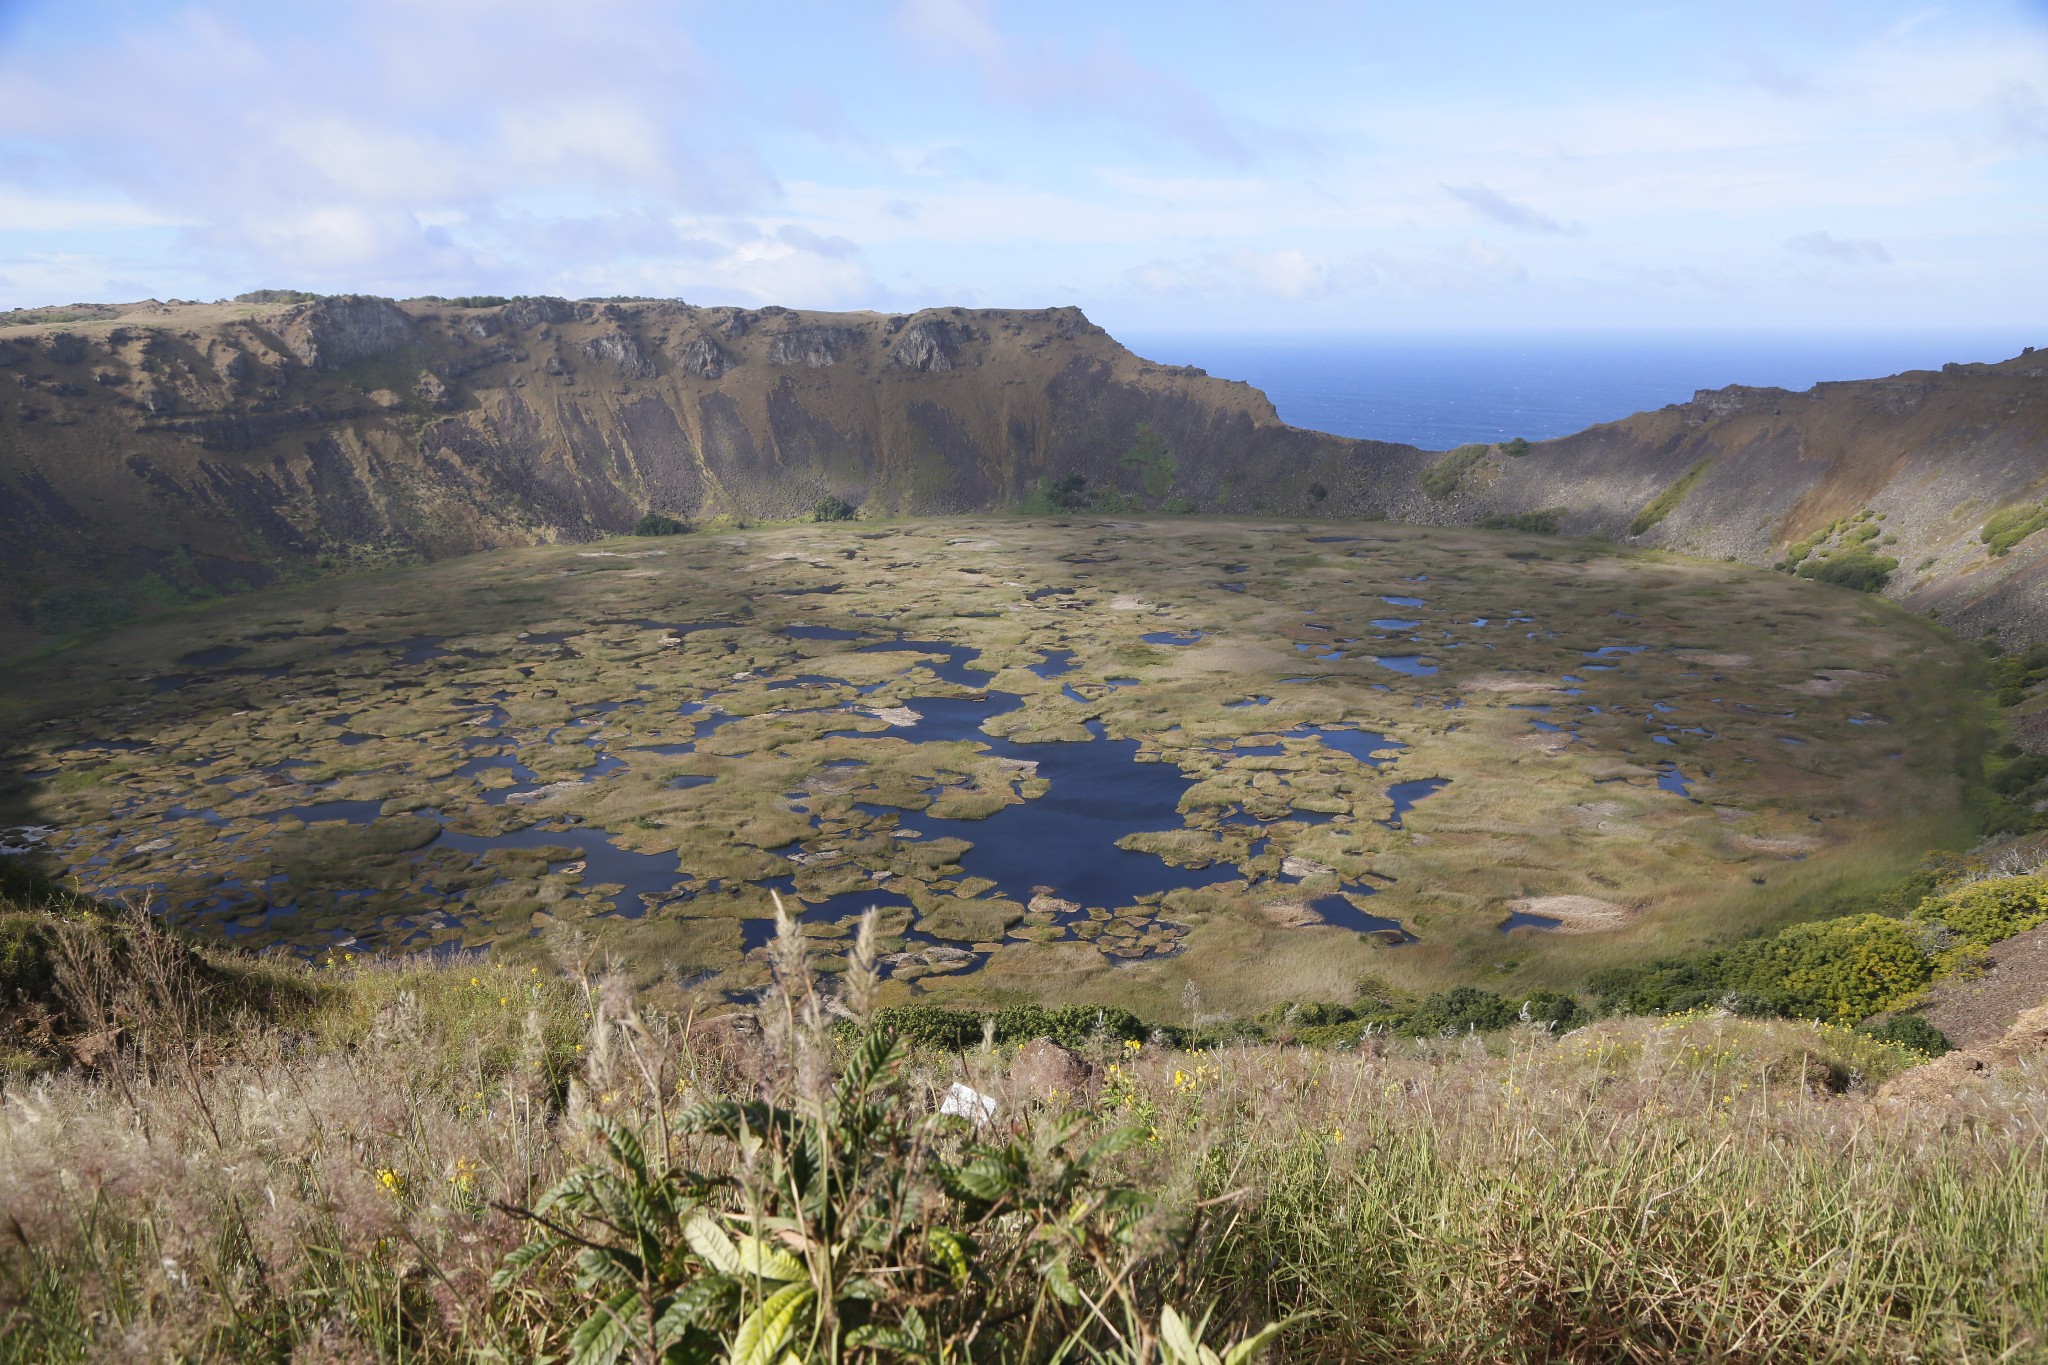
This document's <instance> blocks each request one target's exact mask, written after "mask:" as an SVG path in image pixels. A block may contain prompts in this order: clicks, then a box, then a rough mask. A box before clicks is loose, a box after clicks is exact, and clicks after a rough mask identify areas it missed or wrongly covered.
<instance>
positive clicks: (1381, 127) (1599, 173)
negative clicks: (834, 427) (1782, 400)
mask: <svg viewBox="0 0 2048 1365" xmlns="http://www.w3.org/2000/svg"><path fill="white" fill-rule="evenodd" d="M0 94H4V100H5V107H6V109H7V110H8V114H7V117H6V118H5V120H0V306H16V305H33V304H45V303H55V302H70V301H73V300H81V299H103V300H120V299H129V298H138V297H146V296H156V297H165V298H169V297H187V298H214V297H218V296H222V295H226V294H232V293H236V292H239V291H241V290H244V289H249V288H255V287H259V286H266V285H271V286H292V287H299V288H309V289H319V290H328V291H340V290H363V291H371V292H377V293H385V294H395V295H410V294H418V293H440V294H456V293H471V292H491V293H506V294H510V293H542V292H547V293H563V294H570V295H596V294H657V295H664V296H668V295H675V296H680V297H684V298H687V299H690V300H692V301H696V302H742V303H767V302H779V303H786V304H792V305H797V306H808V307H823V308H876V309H884V310H907V309H911V308H916V307H920V306H924V305H927V304H934V303H965V304H970V305H981V306H1010V305H1015V306H1025V305H1030V306H1036V305H1042V304H1053V303H1078V304H1080V305H1082V306H1083V307H1085V308H1086V309H1087V310H1088V311H1089V314H1090V315H1091V316H1092V317H1094V318H1096V319H1097V320H1098V321H1100V322H1102V323H1104V324H1105V325H1107V326H1110V327H1111V328H1112V330H1116V329H1118V328H1128V329H1132V330H1145V331H1152V332H1158V331H1162V330H1184V331H1200V330H1226V329H1244V330H1253V331H1260V332H1302V333H1308V332H1321V331H1347V332H1358V331H1371V330H1378V329H1387V330H1401V329H1434V328H1442V329H1449V330H1459V329H1476V328H1489V329H1490V328H1559V327H1595V328H1598V327H1616V328H1695V327H1702V328H1707V327H1760V328H1771V327H1786V328H1789V327H1805V328H1811V327H1833V326H1855V327H1862V326H1884V327H1891V328H1897V327H1972V326H2011V325H2016V324H2024V323H2032V322H2035V321H2037V320H2039V319H2041V318H2042V316H2043V305H2044V303H2048V249H2044V247H2048V0H2028V2H2026V3H2022V2H2021V0H1970V2H1969V3H1962V2H1960V0H1959V2H1957V3H1950V4H1920V3H1901V4H1894V3H1888V2H1887V0H1856V2H1855V3H1835V2H1834V0H1773V3H1768V4H1764V3H1747V0H1732V2H1724V3H1716V4H1705V3H1690V4H1642V5H1631V4H1625V3H1603V4H1576V5H1575V4H1569V3H1553V4H1547V5H1531V4H1528V3H1527V2H1526V0H1520V2H1519V3H1488V2H1486V0H1472V2H1469V3H1449V4H1441V5H1433V6H1431V5H1417V4H1414V3H1412V2H1411V3H1404V4H1400V5H1393V4H1380V3H1370V2H1360V3H1345V4H1340V3H1330V2H1327V0H1291V2H1286V3H1281V4H1277V5H1272V6H1257V7H1255V6H1248V5H1241V4H1228V5H1225V4H1203V3H1196V2H1193V0H1177V2H1176V3H1150V0H1122V3H1117V4H1102V3H1099V0H1098V2H1097V3H1092V4H1078V3H1065V0H1039V2H1038V3H1029V4H1009V3H999V0H897V2H894V3H872V4H865V3H844V2H842V3H837V4H823V3H819V4H812V3H795V2H794V0H789V2H783V0H743V3H738V4H735V3H732V2H731V0H719V2H718V3H715V4H714V3H705V4H690V3H680V4H679V3H666V4H664V3H652V2H651V0H570V2H569V3H564V2H563V0H546V3H529V0H330V3H326V4H322V5H318V6H315V5H301V4H297V3H287V4H278V3H275V0H268V2H267V3H262V4H239V3H213V4H194V5H180V4H176V3H170V2H168V0H155V2H154V3H149V4H132V5H130V4H119V3H96V2H95V0H68V2H67V3H42V2H41V0H28V2H24V0H0Z"/></svg>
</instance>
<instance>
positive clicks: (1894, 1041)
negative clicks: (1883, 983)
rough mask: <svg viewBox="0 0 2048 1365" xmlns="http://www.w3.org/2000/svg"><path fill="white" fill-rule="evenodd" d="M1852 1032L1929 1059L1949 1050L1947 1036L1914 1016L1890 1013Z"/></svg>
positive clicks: (1864, 1023)
mask: <svg viewBox="0 0 2048 1365" xmlns="http://www.w3.org/2000/svg"><path fill="white" fill-rule="evenodd" d="M1856 1031H1857V1032H1858V1033H1860V1034H1862V1035H1863V1036H1864V1037H1866V1038H1873V1039H1876V1040H1877V1041H1878V1042H1880V1043H1888V1044H1890V1045H1891V1046H1892V1047H1902V1048H1904V1049H1906V1050H1907V1051H1908V1052H1919V1053H1924V1054H1925V1055H1927V1056H1929V1057H1939V1056H1940V1055H1941V1054H1942V1053H1944V1052H1948V1051H1950V1050H1951V1048H1952V1044H1951V1043H1950V1042H1949V1040H1948V1035H1947V1034H1945V1033H1943V1032H1942V1031H1941V1030H1940V1029H1938V1028H1936V1027H1935V1026H1934V1025H1932V1024H1930V1023H1928V1022H1927V1021H1926V1020H1925V1019H1923V1018H1921V1017H1920V1016H1919V1015H1917V1014H1892V1015H1887V1016H1885V1017H1884V1018H1882V1019H1870V1020H1866V1021H1865V1022H1863V1023H1861V1024H1858V1025H1857V1026H1856Z"/></svg>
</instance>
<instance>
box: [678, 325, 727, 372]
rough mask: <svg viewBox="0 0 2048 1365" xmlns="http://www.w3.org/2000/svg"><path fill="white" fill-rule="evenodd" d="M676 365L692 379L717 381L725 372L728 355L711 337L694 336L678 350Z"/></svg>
mask: <svg viewBox="0 0 2048 1365" xmlns="http://www.w3.org/2000/svg"><path fill="white" fill-rule="evenodd" d="M676 365H677V367H678V368H680V369H681V370H682V372H683V373H684V374H686V375H689V376H690V377H691V378H692V379H708V380H714V381H715V380H717V379H719V378H721V377H723V375H724V374H725V370H726V355H725V352H724V351H722V350H720V349H719V347H718V343H717V342H715V341H713V340H711V338H709V337H705V336H693V337H691V338H690V339H689V340H688V341H685V342H684V343H683V344H682V347H681V348H680V349H679V350H678V351H677V352H676Z"/></svg>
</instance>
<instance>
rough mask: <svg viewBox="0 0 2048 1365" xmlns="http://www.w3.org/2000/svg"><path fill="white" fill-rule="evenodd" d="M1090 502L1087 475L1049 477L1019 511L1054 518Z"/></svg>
mask: <svg viewBox="0 0 2048 1365" xmlns="http://www.w3.org/2000/svg"><path fill="white" fill-rule="evenodd" d="M1219 497H1220V495H1219ZM1089 501H1090V499H1089V494H1088V476H1087V475H1086V474H1069V475H1067V476H1066V477H1064V478H1060V479H1055V478H1053V477H1052V476H1051V475H1047V476H1046V477H1044V478H1041V479H1040V480H1039V481H1038V487H1037V488H1035V489H1033V490H1032V491H1031V494H1030V496H1029V497H1027V498H1025V499H1024V501H1023V503H1022V504H1021V505H1019V507H1018V508H1017V510H1018V511H1020V512H1022V513H1024V514H1025V515H1027V516H1039V517H1044V516H1054V515H1057V514H1058V513H1061V512H1079V511H1081V510H1083V509H1084V508H1086V507H1087V506H1088V504H1089Z"/></svg>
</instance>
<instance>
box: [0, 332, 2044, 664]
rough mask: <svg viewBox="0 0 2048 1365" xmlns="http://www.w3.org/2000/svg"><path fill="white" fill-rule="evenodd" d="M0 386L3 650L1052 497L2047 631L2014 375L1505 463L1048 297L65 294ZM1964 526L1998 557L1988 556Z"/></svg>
mask: <svg viewBox="0 0 2048 1365" xmlns="http://www.w3.org/2000/svg"><path fill="white" fill-rule="evenodd" d="M0 393H5V394H7V395H10V396H9V398H7V399H6V400H4V401H0V654H5V653H11V652H14V651H16V650H18V649H20V648H22V647H24V646H27V645H32V644H34V643H35V642H36V641H37V640H39V639H47V638H51V637H55V636H61V635H65V634H70V633H73V632H75V631H77V630H80V629H83V628H89V627H91V626H94V625H98V624H104V623H106V622H108V621H111V620H114V619H118V618H119V617H120V616H122V615H123V614H125V613H132V612H135V611H141V610H147V609H149V608H150V607H151V606H152V605H153V604H172V603H175V602H178V601H181V600H185V599H189V598H191V597H193V596H200V595H206V594H209V593H214V592H220V591H231V590H235V589H238V588H245V587H253V586H257V585H260V584H263V583H266V582H271V581H275V580H277V579H280V578H289V577H293V576H300V575H304V574H308V573H316V572H323V571H330V570H334V569H342V568H351V567H362V566H365V565H373V564H377V563H380V562H388V561H392V560H400V559H417V558H433V557H440V556H444V555H453V554H463V553H468V552H471V551H475V550H482V549H489V548H492V547H496V546H505V545H520V544H531V543H535V542H540V541H551V540H562V539H585V538H590V537H595V536H600V535H607V534H614V533H617V532H620V531H624V530H626V529H628V528H630V527H631V526H632V525H633V523H634V522H635V521H636V520H637V519H638V518H639V517H640V516H641V515H643V514H644V513H646V512H649V511H657V512H663V513H668V514H670V515H674V516H679V517H682V518H685V519H688V520H692V521H701V520H705V519H709V518H715V517H721V516H722V517H729V518H734V519H746V520H756V519H765V518H777V517H789V516H798V515H803V514H805V513H807V512H808V510H809V509H810V508H811V507H813V506H814V505H815V504H816V503H817V502H818V501H819V500H820V499H821V498H824V497H828V496H829V497H835V498H840V499H843V500H845V501H846V502H848V503H850V504H852V505H853V506H855V507H857V508H860V509H861V510H862V511H863V513H864V514H891V513H902V514H941V513H952V512H970V511H981V510H988V509H995V508H1006V507H1015V506H1018V505H1020V504H1022V503H1024V502H1025V501H1026V500H1027V499H1030V498H1032V497H1033V496H1034V494H1035V493H1036V494H1037V496H1039V497H1040V498H1041V499H1042V498H1043V496H1044V495H1043V493H1042V492H1039V491H1038V490H1042V489H1045V488H1048V487H1052V486H1055V485H1057V484H1059V483H1060V482H1061V481H1070V480H1072V479H1073V478H1074V477H1075V476H1079V477H1080V478H1081V479H1083V480H1085V484H1084V485H1083V492H1084V494H1085V495H1086V497H1087V498H1088V499H1089V501H1090V505H1092V506H1093V507H1094V508H1096V509H1097V510H1114V511H1127V512H1134V513H1135V512H1153V513H1160V512H1233V513H1267V514H1274V515H1284V516H1319V517H1389V518H1394V519H1398V520H1404V521H1415V522H1439V523H1446V524H1472V523H1482V524H1483V523H1489V522H1492V523H1505V524H1519V525H1523V526H1527V527H1540V528H1554V529H1556V530H1558V531H1561V532H1563V533H1565V534H1575V535H1590V536H1599V537H1604V538H1609V539H1615V540H1622V541H1631V542H1635V543H1640V544H1645V545H1652V546H1661V547H1668V548H1671V549H1674V550H1680V551H1684V552H1687V553H1692V554H1701V555H1708V556H1714V557H1721V556H1729V557H1734V558H1739V559H1744V560H1748V561H1750V562H1753V563H1759V564H1769V563H1777V562H1782V561H1783V560H1785V559H1786V558H1787V557H1788V556H1790V557H1794V558H1797V557H1800V556H1802V555H1803V556H1804V557H1805V558H1804V563H1805V567H1806V568H1807V570H1808V571H1809V572H1811V571H1812V570H1813V569H1814V567H1816V566H1821V565H1825V566H1827V567H1829V570H1830V572H1835V571H1842V572H1844V573H1845V574H1848V575H1850V576H1855V575H1861V578H1860V579H1859V580H1858V581H1859V582H1861V583H1862V585H1863V586H1873V585H1874V584H1875V583H1876V582H1877V581H1879V580H1882V583H1883V587H1882V590H1883V591H1885V592H1886V593H1887V594H1889V595H1891V596H1893V597H1895V598H1899V599H1901V600H1902V601H1904V602H1905V603H1906V604H1907V605H1909V606H1912V607H1914V608H1916V609H1922V610H1931V611H1935V612H1938V613H1939V615H1940V616H1941V618H1942V619H1943V620H1944V621H1948V622H1950V623H1951V624H1953V625H1955V626H1956V627H1957V628H1958V629H1961V630H1963V631H1965V632H1967V633H1981V632H1983V631H1986V630H1990V629H1993V628H1996V629H1999V630H2000V631H2002V632H2003V634H2004V636H2005V638H2007V639H2008V640H2029V641H2031V640H2040V639H2048V535H2036V534H2032V531H2033V530H2034V529H2036V528H2037V527H2040V526H2048V507H2043V506H2041V505H2040V504H2041V503H2042V500H2043V499H2044V498H2048V357H2039V356H2035V355H2033V354H2028V355H2023V356H2020V357H2017V358H2015V359H2013V360H2011V361H2007V362H2004V363H2002V364H1998V365H1968V366H1954V365H1952V366H1948V367H1946V368H1945V369H1943V370H1942V371H1941V372H1939V373H1933V372H1928V373H1909V374H1903V375H1897V376H1893V377H1891V378H1888V379H1875V380H1868V381H1860V382H1855V383H1845V384H1823V385H1819V386H1817V387H1816V388H1814V389H1812V390H1809V391H1807V392H1805V393H1790V392H1786V391H1784V390H1779V389H1739V388H1732V389H1724V390H1720V391H1715V392H1702V393H1700V394H1698V395H1697V396H1695V398H1694V399H1693V401H1692V402H1690V403H1684V404H1679V405H1676V406H1673V407H1669V408H1665V409H1663V410H1661V411H1658V412H1649V413H1639V414H1637V415H1636V416H1633V417H1629V418H1626V419H1624V420H1622V421H1619V422H1612V423H1607V424H1605V425H1602V426H1596V427H1592V428H1589V429H1588V430H1586V431H1583V432H1580V433H1578V434H1576V435H1573V436H1568V437H1565V438H1563V439H1561V440H1556V441H1547V442H1542V443H1539V444H1536V445H1534V446H1531V447H1528V448H1527V450H1526V452H1525V453H1522V454H1519V455H1517V454H1515V453H1513V452H1512V451H1510V450H1509V449H1508V448H1506V447H1498V446H1497V447H1491V448H1486V449H1480V448H1477V447H1472V448H1467V449H1465V450H1463V451H1461V452H1455V453H1453V454H1451V455H1441V454H1439V453H1436V452H1426V451H1419V450H1415V449H1413V448H1411V447H1407V446H1398V445H1389V444H1384V443H1379V442H1371V441H1354V440H1347V439H1344V438H1341V437H1336V436H1328V435H1324V434H1321V433H1318V432H1310V431H1303V430H1299V429H1297V428H1293V427H1289V426H1287V425H1285V424H1284V423H1282V422H1280V421H1279V419H1278V418H1277V417H1276V415H1275V414H1274V411H1273V408H1272V406H1271V404H1270V403H1268V402H1267V401H1266V398H1265V396H1264V395H1263V394H1260V393H1259V392H1258V391H1256V390H1254V389H1252V388H1250V387H1249V386H1247V385H1244V384H1240V383H1232V382H1228V381H1225V380H1220V379H1215V378H1212V377H1210V376H1208V375H1205V374H1203V373H1202V372H1201V371H1199V370H1193V369H1187V368H1181V367H1172V366H1160V365H1154V364H1152V363H1150V362H1147V361H1145V360H1142V359H1140V358H1139V357H1137V356H1135V355H1133V354H1131V353H1130V352H1129V351H1127V350H1125V349H1124V348H1123V347H1122V346H1120V345H1118V344H1117V343H1116V342H1115V341H1114V340H1112V339H1111V338H1110V337H1109V336H1108V335H1107V334H1106V333H1104V332H1103V331H1102V330H1101V329H1100V328H1097V327H1095V326H1094V325H1093V324H1091V323H1090V322H1089V321H1088V320H1087V319H1086V318H1085V317H1083V316H1082V315H1081V313H1080V312H1079V311H1078V310H1075V309H1071V308H1063V309H1039V310H1026V311H969V310H965V309H958V308H946V309H932V310H927V311H926V312H923V313H918V314H914V315H910V316H884V315H881V314H874V313H852V314H829V313H810V312H798V311H794V310H790V309H785V308H761V309H751V310H749V309H738V308H697V307H692V306H689V305H687V304H683V303H678V302H667V301H636V302H589V301H586V302H580V303H572V302H569V301H566V300H562V299H549V298H537V299H518V300H514V301H511V302H509V303H505V304H501V305H498V306H494V307H487V308H468V307H459V306H455V305H452V304H447V303H438V302H421V301H410V302H405V303H394V302H392V301H390V300H387V299H377V298H367V297H335V298H324V299H317V300H314V301H311V302H306V303H300V304H295V305H288V306H265V305H192V304H168V305H167V304H159V303H154V302H151V303H147V304H137V305H127V306H111V305H80V306H77V307H75V308H72V309H66V310H61V311H53V312H51V313H48V314H43V315H21V314H11V315H7V317H5V318H0ZM1069 500H1070V501H1072V500H1074V499H1072V498H1070V499H1069ZM2037 511H2038V512H2039V513H2040V516H2039V518H2038V520H2036V519H2035V518H2034V515H2033V514H2034V513H2035V512H2037ZM1995 516H1999V517H2002V520H2001V521H2000V523H1999V526H1998V527H1995V528H1994V530H1996V529H2000V528H2003V529H2005V530H2006V531H2007V534H2006V535H2005V536H2004V537H2002V538H2000V541H1999V543H1998V544H1996V545H1988V544H1986V543H1985V540H1984V537H1983V531H1984V528H1985V526H1986V524H1987V523H1988V522H1990V521H1991V520H1992V519H1993V518H1994V517H1995ZM2001 550H2003V551H2005V552H2004V553H2000V552H1999V551H2001ZM1887 562H1889V564H1890V566H1891V567H1890V570H1889V573H1888V576H1886V575H1885V574H1883V573H1881V572H1876V569H1875V568H1874V567H1873V566H1878V567H1881V566H1883V565H1884V564H1886V563H1887ZM1873 575H1874V576H1873Z"/></svg>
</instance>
